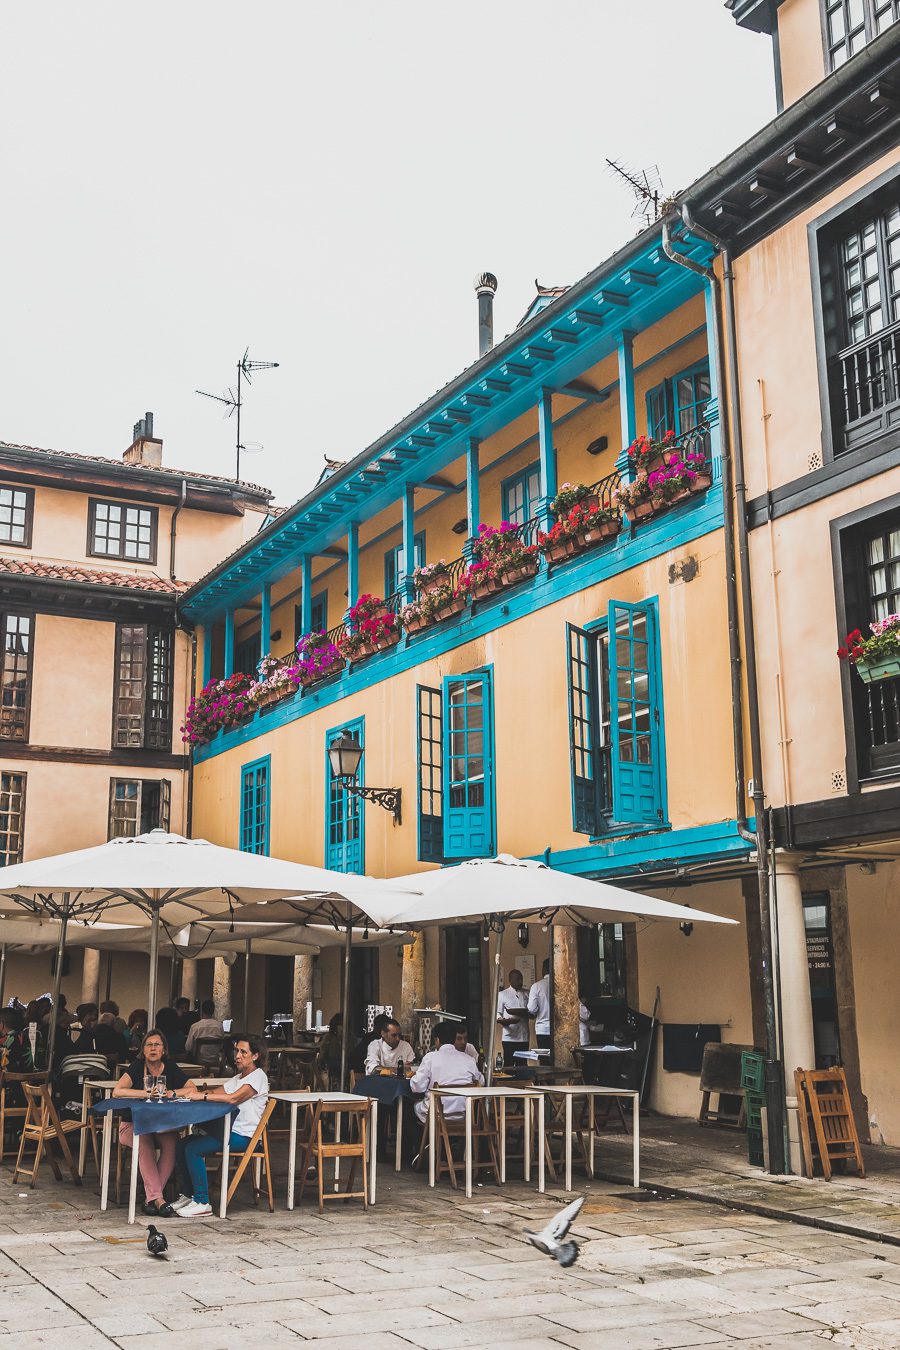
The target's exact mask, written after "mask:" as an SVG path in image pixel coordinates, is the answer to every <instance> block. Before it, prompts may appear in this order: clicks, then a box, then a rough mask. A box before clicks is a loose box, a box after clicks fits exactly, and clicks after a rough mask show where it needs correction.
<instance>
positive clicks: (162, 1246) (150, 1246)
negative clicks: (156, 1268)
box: [147, 1223, 169, 1261]
mask: <svg viewBox="0 0 900 1350" xmlns="http://www.w3.org/2000/svg"><path fill="white" fill-rule="evenodd" d="M168 1250H169V1243H168V1240H167V1238H166V1235H165V1233H161V1232H160V1231H159V1229H158V1228H157V1227H155V1225H154V1224H152V1223H148V1224H147V1251H148V1252H149V1253H150V1255H151V1256H161V1257H162V1258H163V1260H166V1261H167V1260H168V1259H169V1258H168V1257H167V1256H166V1252H167V1251H168Z"/></svg>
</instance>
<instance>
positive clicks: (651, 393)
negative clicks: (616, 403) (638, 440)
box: [647, 356, 712, 439]
mask: <svg viewBox="0 0 900 1350" xmlns="http://www.w3.org/2000/svg"><path fill="white" fill-rule="evenodd" d="M703 375H705V376H706V380H707V383H708V384H709V385H710V393H709V394H708V395H707V397H706V398H705V399H703V400H702V401H701V400H698V399H697V398H696V380H697V378H698V376H703ZM682 380H691V381H692V382H694V388H695V397H694V398H693V399H692V400H691V402H690V403H689V404H688V403H682V402H681V400H680V399H679V397H678V394H679V390H678V386H679V383H680V382H681V381H682ZM711 398H712V384H711V377H710V369H709V359H708V357H705V356H704V357H702V358H701V360H699V361H695V362H694V363H693V365H690V366H686V367H685V369H684V370H679V371H678V373H677V375H673V376H671V377H669V378H667V379H665V380H663V381H662V382H661V383H660V384H657V385H654V386H653V388H652V389H648V390H647V434H648V436H650V437H651V438H652V439H658V438H659V437H661V436H662V435H663V433H664V432H666V431H670V430H671V431H674V432H675V434H676V436H682V435H684V433H685V432H687V431H690V429H691V427H692V426H695V425H696V423H697V421H698V420H700V419H699V417H695V420H694V421H693V422H692V423H691V424H690V426H682V425H681V416H682V413H684V412H686V411H687V410H688V408H691V409H699V408H700V407H703V406H705V405H706V404H708V403H709V402H710V400H711Z"/></svg>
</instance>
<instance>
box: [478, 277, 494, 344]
mask: <svg viewBox="0 0 900 1350" xmlns="http://www.w3.org/2000/svg"><path fill="white" fill-rule="evenodd" d="M496 291H497V278H496V277H495V276H494V274H493V272H482V273H481V275H480V276H477V277H476V278H475V294H476V295H477V296H478V355H479V356H484V354H485V353H486V352H489V351H490V350H491V348H492V347H493V345H494V295H495V294H496Z"/></svg>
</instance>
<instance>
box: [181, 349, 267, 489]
mask: <svg viewBox="0 0 900 1350" xmlns="http://www.w3.org/2000/svg"><path fill="white" fill-rule="evenodd" d="M278 364H279V363H278V362H277V361H251V360H250V348H249V347H246V348H245V349H244V355H243V356H242V357H241V359H240V361H238V363H237V392H235V390H234V389H232V388H231V387H230V386H229V387H228V389H226V391H225V393H224V394H208V393H207V392H206V390H205V389H195V390H194V393H195V394H202V395H203V397H204V398H212V399H215V401H216V403H224V404H225V416H226V417H231V416H233V415H234V414H237V435H236V438H235V466H234V476H235V478H240V476H241V451H242V450H246V449H247V447H246V446H245V445H243V444H242V442H241V408H242V407H243V403H244V400H243V390H242V388H241V381H242V380H246V381H247V383H248V384H252V383H253V381H252V379H251V376H252V375H253V374H254V372H255V371H257V370H277V369H278Z"/></svg>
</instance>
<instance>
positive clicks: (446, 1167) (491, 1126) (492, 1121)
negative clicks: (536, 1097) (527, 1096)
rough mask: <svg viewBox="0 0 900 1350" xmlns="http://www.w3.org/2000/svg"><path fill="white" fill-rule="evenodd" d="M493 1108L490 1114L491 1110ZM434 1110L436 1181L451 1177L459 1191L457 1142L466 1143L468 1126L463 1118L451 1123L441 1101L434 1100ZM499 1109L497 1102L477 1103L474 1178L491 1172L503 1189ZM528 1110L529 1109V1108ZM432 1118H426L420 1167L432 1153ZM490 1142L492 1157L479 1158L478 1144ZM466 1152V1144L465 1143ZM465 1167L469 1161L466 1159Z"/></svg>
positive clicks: (473, 1160) (473, 1142) (473, 1151)
mask: <svg viewBox="0 0 900 1350" xmlns="http://www.w3.org/2000/svg"><path fill="white" fill-rule="evenodd" d="M489 1107H490V1108H492V1109H491V1110H488V1108H489ZM431 1109H432V1110H433V1111H436V1112H437V1118H436V1125H437V1129H436V1131H435V1133H436V1137H437V1149H436V1151H437V1157H436V1158H435V1170H434V1178H435V1181H436V1182H437V1181H440V1179H441V1177H442V1176H444V1175H445V1174H446V1175H449V1177H450V1184H451V1186H452V1187H453V1189H454V1190H456V1189H458V1187H457V1181H456V1168H457V1167H458V1166H459V1165H460V1164H459V1163H457V1162H456V1160H455V1159H454V1157H453V1142H452V1141H453V1140H454V1139H462V1140H463V1141H465V1137H466V1125H465V1121H464V1120H463V1119H462V1118H461V1117H455V1118H453V1119H451V1120H448V1119H447V1117H446V1116H445V1114H444V1108H443V1104H442V1102H441V1099H440V1097H436V1096H432V1097H431ZM498 1109H499V1107H498V1104H497V1102H486V1101H482V1100H476V1101H475V1103H474V1108H473V1111H472V1155H473V1156H472V1174H473V1176H474V1175H477V1173H478V1172H480V1171H484V1170H485V1169H488V1170H490V1171H492V1172H493V1174H494V1184H495V1185H496V1186H499V1185H500V1132H499V1129H498V1127H497V1111H498ZM526 1109H527V1105H526ZM428 1138H429V1134H428V1117H427V1116H426V1118H425V1124H424V1126H423V1127H422V1140H421V1143H420V1146H419V1166H420V1167H421V1166H422V1163H423V1161H424V1158H425V1153H426V1151H427V1149H428ZM480 1139H486V1140H487V1143H488V1157H487V1158H485V1159H482V1158H481V1157H479V1152H480V1150H479V1146H478V1141H479V1140H480ZM463 1148H465V1143H463ZM462 1165H463V1167H464V1166H465V1159H463V1164H462Z"/></svg>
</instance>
